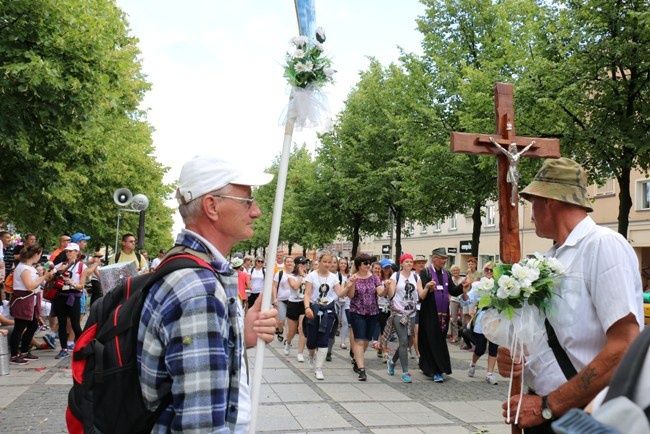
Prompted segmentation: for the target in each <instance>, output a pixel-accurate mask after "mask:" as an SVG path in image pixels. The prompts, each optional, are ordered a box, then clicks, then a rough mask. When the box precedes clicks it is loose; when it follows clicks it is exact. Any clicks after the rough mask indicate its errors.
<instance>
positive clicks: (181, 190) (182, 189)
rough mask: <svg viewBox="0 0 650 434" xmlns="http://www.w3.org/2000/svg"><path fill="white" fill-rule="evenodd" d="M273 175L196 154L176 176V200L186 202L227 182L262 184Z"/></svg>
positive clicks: (267, 181)
mask: <svg viewBox="0 0 650 434" xmlns="http://www.w3.org/2000/svg"><path fill="white" fill-rule="evenodd" d="M272 179H273V175H271V174H270V173H264V172H262V173H258V172H254V171H252V170H247V171H245V172H244V171H240V170H239V169H238V168H237V166H236V164H235V163H233V162H231V161H227V160H225V159H223V158H218V157H216V156H210V155H197V156H196V157H194V158H192V159H191V160H190V161H188V162H186V163H185V164H183V167H182V169H181V174H180V176H179V178H178V189H177V190H176V200H178V203H179V204H181V205H182V204H186V203H189V202H191V201H192V200H194V199H196V198H198V197H201V196H203V195H204V194H206V193H209V192H211V191H215V190H219V189H220V188H223V187H225V186H226V185H228V184H237V185H249V186H255V185H264V184H268V183H269V182H271V180H272Z"/></svg>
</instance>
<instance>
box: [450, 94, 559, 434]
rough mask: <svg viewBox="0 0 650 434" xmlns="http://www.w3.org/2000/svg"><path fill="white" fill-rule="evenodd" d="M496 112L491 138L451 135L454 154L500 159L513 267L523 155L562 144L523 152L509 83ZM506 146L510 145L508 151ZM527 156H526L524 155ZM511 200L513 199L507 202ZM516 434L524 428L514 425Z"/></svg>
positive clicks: (503, 242) (554, 152) (503, 228)
mask: <svg viewBox="0 0 650 434" xmlns="http://www.w3.org/2000/svg"><path fill="white" fill-rule="evenodd" d="M494 111H495V112H496V123H497V131H496V134H495V135H494V136H497V138H495V137H492V136H490V135H486V134H471V133H451V150H452V152H463V153H466V154H492V155H496V156H497V168H498V172H499V173H498V176H497V186H498V189H499V254H500V256H501V261H502V262H504V263H506V264H514V263H515V262H519V260H520V259H521V247H520V243H519V214H518V213H519V209H518V207H517V206H515V205H516V204H517V199H518V196H517V182H518V181H519V172H518V170H517V166H518V165H519V161H520V159H521V157H522V156H525V157H538V158H558V157H559V156H560V141H559V140H558V139H547V138H534V139H532V142H531V143H530V144H529V145H528V146H526V147H524V148H523V149H522V150H521V151H520V150H519V145H518V144H517V143H526V142H528V141H529V140H531V138H527V137H517V136H516V134H515V125H514V124H515V121H514V119H515V110H514V105H513V86H512V84H510V83H495V85H494ZM504 146H507V147H508V149H507V150H506V148H505V147H504ZM524 154H525V155H524ZM508 199H510V200H508ZM516 379H517V381H513V383H512V390H513V391H515V390H519V388H520V387H521V383H519V381H521V378H520V377H516ZM512 433H513V434H520V433H521V429H520V428H519V427H517V426H516V425H513V426H512Z"/></svg>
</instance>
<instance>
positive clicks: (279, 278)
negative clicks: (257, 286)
mask: <svg viewBox="0 0 650 434" xmlns="http://www.w3.org/2000/svg"><path fill="white" fill-rule="evenodd" d="M293 268H294V262H293V258H292V257H291V256H285V257H284V260H283V268H282V269H281V270H280V271H278V272H277V273H276V274H275V276H273V287H272V292H273V307H275V308H276V309H277V311H278V319H277V325H276V327H275V335H276V336H277V338H278V341H280V342H282V341H284V321H285V320H286V319H287V304H288V302H289V296H290V295H291V286H290V285H289V278H290V277H291V276H293ZM287 344H288V342H285V343H284V354H285V355H289V347H290V344H289V345H287Z"/></svg>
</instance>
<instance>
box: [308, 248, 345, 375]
mask: <svg viewBox="0 0 650 434" xmlns="http://www.w3.org/2000/svg"><path fill="white" fill-rule="evenodd" d="M332 259H333V257H332V254H331V253H329V252H324V253H321V255H320V256H319V258H318V269H317V270H315V271H312V272H311V273H309V274H308V275H307V282H306V284H305V316H306V317H307V320H308V321H307V350H308V351H309V367H310V368H313V369H314V375H316V379H317V380H324V379H325V376H324V375H323V364H324V362H325V358H326V357H327V344H328V341H329V336H330V332H331V331H332V326H333V325H334V316H335V312H334V304H335V300H336V297H344V296H345V293H346V291H345V289H343V287H341V285H340V284H339V279H338V277H337V276H336V275H335V274H334V273H332V272H330V266H331V263H332Z"/></svg>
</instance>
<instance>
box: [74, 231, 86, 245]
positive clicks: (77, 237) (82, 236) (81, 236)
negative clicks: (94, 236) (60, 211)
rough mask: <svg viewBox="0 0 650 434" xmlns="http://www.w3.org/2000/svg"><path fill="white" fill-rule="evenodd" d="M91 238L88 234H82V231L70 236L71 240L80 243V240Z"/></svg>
mask: <svg viewBox="0 0 650 434" xmlns="http://www.w3.org/2000/svg"><path fill="white" fill-rule="evenodd" d="M89 239H90V236H88V235H86V234H82V233H81V232H77V233H76V234H73V235H72V236H71V237H70V240H71V241H72V242H73V243H78V242H79V241H83V240H89Z"/></svg>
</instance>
